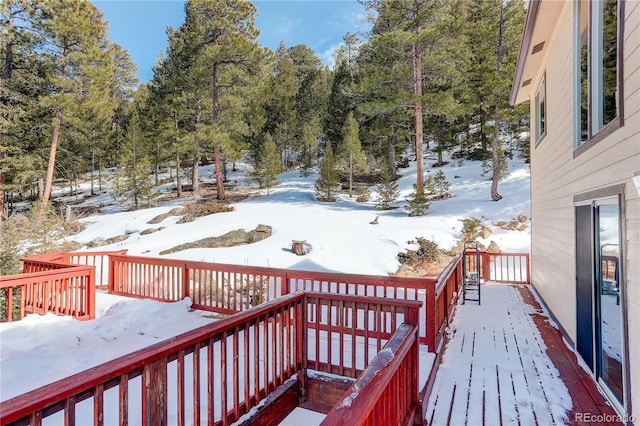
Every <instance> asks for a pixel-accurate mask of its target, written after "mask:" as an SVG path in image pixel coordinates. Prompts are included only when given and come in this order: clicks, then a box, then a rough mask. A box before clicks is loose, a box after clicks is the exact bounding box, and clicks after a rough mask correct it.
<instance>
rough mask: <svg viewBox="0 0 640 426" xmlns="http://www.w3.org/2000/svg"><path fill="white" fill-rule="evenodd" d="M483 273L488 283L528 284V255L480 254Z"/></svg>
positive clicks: (529, 281) (529, 280)
mask: <svg viewBox="0 0 640 426" xmlns="http://www.w3.org/2000/svg"><path fill="white" fill-rule="evenodd" d="M482 257H483V259H485V261H484V265H485V267H484V269H488V270H487V271H485V272H484V273H483V275H484V276H485V277H486V278H485V279H486V280H488V281H495V282H498V283H512V284H530V283H531V278H530V277H531V275H530V267H531V266H530V262H529V253H486V252H484V253H482Z"/></svg>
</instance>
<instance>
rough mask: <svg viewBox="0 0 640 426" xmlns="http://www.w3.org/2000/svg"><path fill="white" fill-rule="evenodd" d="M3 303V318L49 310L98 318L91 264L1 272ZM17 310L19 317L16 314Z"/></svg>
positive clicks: (82, 317) (77, 316) (80, 317)
mask: <svg viewBox="0 0 640 426" xmlns="http://www.w3.org/2000/svg"><path fill="white" fill-rule="evenodd" d="M0 291H1V292H3V293H4V294H3V295H2V296H4V298H6V299H4V300H5V303H3V306H2V308H3V309H2V311H0V318H1V319H2V321H7V322H10V321H13V320H16V319H18V320H19V319H22V318H24V316H25V315H26V314H29V313H38V314H46V313H48V312H51V313H54V314H56V315H70V316H73V317H74V318H76V319H79V320H88V319H93V318H95V311H96V306H95V303H96V300H95V297H96V294H95V282H94V274H93V267H92V266H66V267H65V268H62V269H54V270H44V271H39V272H30V273H24V274H20V275H6V276H0ZM15 314H17V315H18V318H14V316H15Z"/></svg>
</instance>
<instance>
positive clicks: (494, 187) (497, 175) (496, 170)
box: [491, 3, 504, 201]
mask: <svg viewBox="0 0 640 426" xmlns="http://www.w3.org/2000/svg"><path fill="white" fill-rule="evenodd" d="M503 7H504V6H503V5H502V3H501V5H500V26H499V34H498V51H497V55H496V56H497V61H496V62H497V70H498V78H500V77H501V74H502V38H503V36H504V28H503V26H504V14H503ZM491 147H492V150H493V156H492V158H493V176H492V177H491V199H492V200H493V201H498V200H501V199H502V195H500V194H499V193H498V183H499V182H500V179H501V178H502V171H501V170H500V169H501V164H500V96H499V95H496V103H495V114H494V118H493V142H492V144H491Z"/></svg>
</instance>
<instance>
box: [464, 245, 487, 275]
mask: <svg viewBox="0 0 640 426" xmlns="http://www.w3.org/2000/svg"><path fill="white" fill-rule="evenodd" d="M480 256H481V258H482V262H481V263H482V277H481V278H483V279H484V280H485V282H486V281H490V280H491V255H490V254H489V252H486V251H483V252H482V253H481V254H480ZM465 272H466V271H465Z"/></svg>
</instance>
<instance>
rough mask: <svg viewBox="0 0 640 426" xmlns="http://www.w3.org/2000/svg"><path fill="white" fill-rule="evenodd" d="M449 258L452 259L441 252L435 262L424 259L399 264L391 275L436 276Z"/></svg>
mask: <svg viewBox="0 0 640 426" xmlns="http://www.w3.org/2000/svg"><path fill="white" fill-rule="evenodd" d="M451 259H453V256H450V255H447V254H442V255H440V257H439V258H438V260H437V261H436V262H429V261H426V260H424V261H421V262H417V263H414V264H412V265H409V264H405V265H400V267H399V268H398V270H397V271H396V272H395V273H393V274H391V275H392V276H395V277H406V278H438V276H440V274H441V273H442V271H444V269H445V268H446V267H447V265H448V264H449V262H451Z"/></svg>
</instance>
